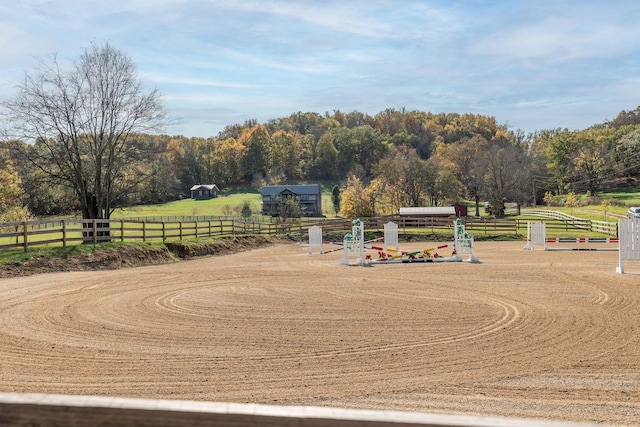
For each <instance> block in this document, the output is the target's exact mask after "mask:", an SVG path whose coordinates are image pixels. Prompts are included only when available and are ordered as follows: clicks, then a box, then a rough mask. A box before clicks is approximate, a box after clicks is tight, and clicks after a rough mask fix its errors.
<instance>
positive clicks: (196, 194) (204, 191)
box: [191, 184, 220, 200]
mask: <svg viewBox="0 0 640 427" xmlns="http://www.w3.org/2000/svg"><path fill="white" fill-rule="evenodd" d="M218 193H220V189H219V188H218V186H217V185H215V184H207V185H203V184H197V185H194V186H193V187H191V198H192V199H196V200H209V199H215V198H216V197H218Z"/></svg>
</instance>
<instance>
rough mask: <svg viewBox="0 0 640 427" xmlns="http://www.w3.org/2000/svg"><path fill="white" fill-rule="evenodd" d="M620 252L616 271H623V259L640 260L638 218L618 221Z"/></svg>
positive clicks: (639, 219)
mask: <svg viewBox="0 0 640 427" xmlns="http://www.w3.org/2000/svg"><path fill="white" fill-rule="evenodd" d="M618 238H619V248H620V252H619V254H618V257H619V260H618V267H617V268H616V272H618V273H624V261H625V260H629V261H640V218H632V219H628V220H620V221H618Z"/></svg>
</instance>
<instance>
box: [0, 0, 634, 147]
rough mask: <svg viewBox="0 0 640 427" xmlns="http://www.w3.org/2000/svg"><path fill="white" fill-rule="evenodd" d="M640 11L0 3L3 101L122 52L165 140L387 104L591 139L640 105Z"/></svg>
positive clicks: (479, 4) (347, 1)
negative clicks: (154, 108)
mask: <svg viewBox="0 0 640 427" xmlns="http://www.w3.org/2000/svg"><path fill="white" fill-rule="evenodd" d="M638 17H640V2H638V1H637V0H629V1H617V0H608V1H588V0H586V1H578V0H576V1H562V0H559V1H535V0H528V1H525V0H523V1H518V0H513V1H507V0H504V1H471V0H468V1H453V0H450V1H428V0H424V1H419V0H413V1H411V0H407V1H402V0H395V1H392V0H389V1H384V0H364V1H360V0H353V1H352V0H341V1H334V0H326V1H305V0H301V1H284V0H282V1H274V0H263V1H257V0H256V1H251V0H247V1H244V0H229V1H226V0H212V1H204V0H203V1H192V0H182V1H180V0H126V1H120V0H106V1H103V0H53V1H48V0H21V1H16V2H10V1H4V2H2V3H1V4H0V52H1V53H0V98H5V97H8V96H11V95H12V94H13V93H14V91H15V84H16V83H17V82H19V81H20V80H21V79H22V78H23V76H24V73H25V72H30V71H31V70H33V69H34V68H35V66H36V64H37V58H41V59H45V60H46V59H48V58H49V59H50V58H51V55H52V54H54V53H56V54H57V56H58V59H59V60H60V61H61V62H70V61H73V60H75V59H77V58H78V57H79V56H80V54H81V53H82V51H83V50H84V49H85V48H86V47H88V46H89V45H90V43H91V42H97V43H103V42H109V43H111V44H112V45H113V46H114V47H116V48H118V49H120V50H122V51H123V52H124V53H125V54H127V55H128V56H130V57H131V59H132V60H133V61H134V62H135V63H136V64H137V66H138V72H139V75H140V78H141V80H142V81H143V82H144V84H145V85H146V86H148V87H149V88H157V89H159V90H160V92H161V93H162V94H163V100H164V103H165V106H166V108H167V110H168V112H169V113H170V115H171V116H172V117H173V118H174V119H175V123H173V124H172V125H171V126H169V127H168V128H167V129H166V133H168V134H172V135H177V134H182V135H185V136H199V137H209V136H215V135H217V133H218V132H219V131H221V130H222V129H223V128H224V126H225V125H230V124H235V123H242V122H244V121H245V120H247V119H257V120H258V121H260V122H264V121H267V120H269V119H273V118H278V117H283V116H288V115H289V114H291V113H294V112H297V111H303V112H306V111H313V112H317V113H320V114H324V113H325V112H326V111H328V112H332V111H333V110H336V109H338V110H341V111H342V112H350V111H353V110H358V111H361V112H364V113H369V114H371V115H374V114H376V113H378V112H380V111H382V110H384V109H386V108H396V109H399V108H403V107H404V108H406V109H408V110H414V109H415V110H420V111H430V112H433V113H440V112H447V113H449V112H455V113H477V114H486V115H491V116H494V117H495V118H496V119H497V121H498V122H499V123H501V124H507V125H509V126H510V128H512V129H518V128H519V129H522V130H524V131H526V132H532V131H535V130H540V129H552V128H557V127H561V128H569V129H570V130H573V129H582V128H586V127H588V126H590V125H592V124H596V123H601V122H603V121H605V120H608V119H613V118H614V117H615V116H616V115H617V114H618V113H619V112H620V111H621V110H623V109H624V110H631V109H635V108H636V107H637V106H639V105H640V25H638Z"/></svg>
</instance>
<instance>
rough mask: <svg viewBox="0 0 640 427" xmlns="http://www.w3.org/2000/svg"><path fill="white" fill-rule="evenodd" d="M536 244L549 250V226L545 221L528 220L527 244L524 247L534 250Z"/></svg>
mask: <svg viewBox="0 0 640 427" xmlns="http://www.w3.org/2000/svg"><path fill="white" fill-rule="evenodd" d="M536 245H542V246H543V248H544V250H545V251H546V250H547V226H546V224H545V223H544V222H527V245H526V246H525V247H524V249H525V250H528V251H533V250H535V248H536Z"/></svg>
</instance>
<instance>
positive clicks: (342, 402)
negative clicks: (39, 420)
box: [0, 242, 640, 425]
mask: <svg viewBox="0 0 640 427" xmlns="http://www.w3.org/2000/svg"><path fill="white" fill-rule="evenodd" d="M421 246H426V245H425V244H422V245H420V244H411V245H404V246H403V248H406V249H421ZM523 246H524V242H491V243H484V242H481V243H477V244H476V254H477V255H478V257H479V258H480V260H481V263H480V264H470V263H421V264H399V265H376V266H373V267H369V268H365V267H349V266H341V265H340V264H339V260H340V259H341V256H342V254H341V252H334V253H331V254H325V255H312V256H310V255H307V250H306V246H304V245H300V244H291V245H284V246H278V247H275V248H267V249H258V250H253V251H250V252H245V253H242V254H237V255H227V256H220V257H211V258H204V259H199V260H195V261H187V262H182V263H177V264H170V265H164V266H154V267H142V268H132V269H122V270H115V271H106V272H105V271H102V272H78V273H59V274H43V275H37V276H31V277H22V278H14V279H6V280H1V281H0V325H1V326H0V391H7V392H38V393H63V394H93V395H109V396H125V397H145V398H166V399H190V400H207V401H224V402H253V403H267V404H279V405H289V404H291V405H314V406H337V407H348V408H375V409H393V410H409V411H422V412H437V413H466V414H479V415H492V416H508V417H522V418H540V419H552V420H563V421H579V422H597V423H607V424H616V425H640V305H639V299H640V273H639V272H640V267H639V266H638V265H637V264H636V265H633V263H626V264H625V266H626V270H627V271H629V272H631V273H632V274H625V275H620V274H616V273H615V267H616V266H617V256H618V255H617V252H596V251H589V252H581V251H580V252H578V251H571V252H543V251H534V252H528V251H523V250H522V248H523ZM634 269H635V273H634Z"/></svg>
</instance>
